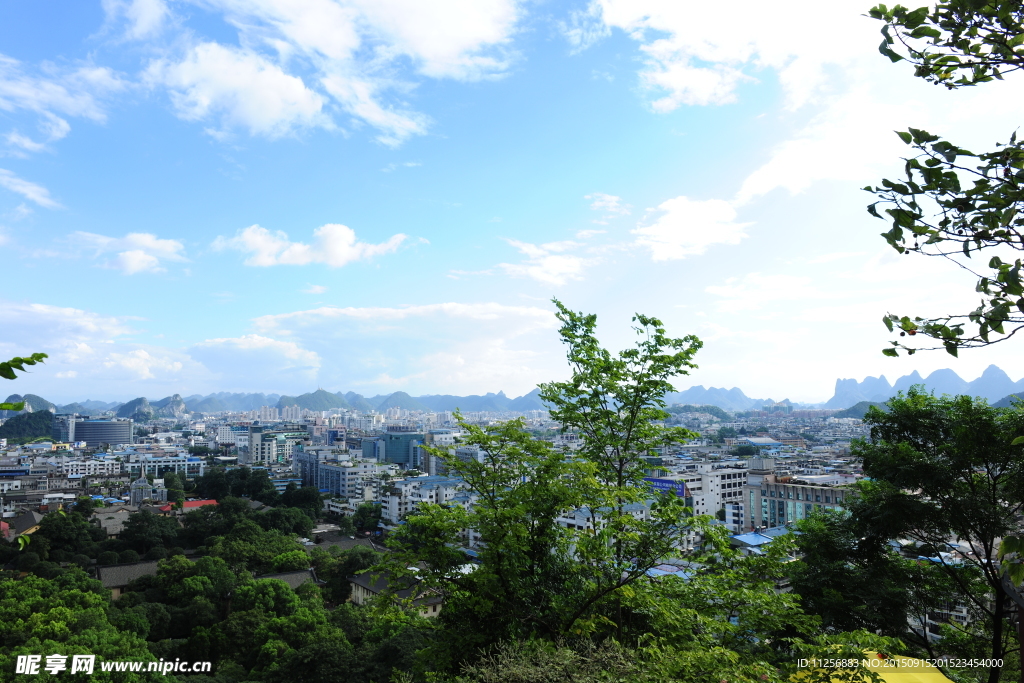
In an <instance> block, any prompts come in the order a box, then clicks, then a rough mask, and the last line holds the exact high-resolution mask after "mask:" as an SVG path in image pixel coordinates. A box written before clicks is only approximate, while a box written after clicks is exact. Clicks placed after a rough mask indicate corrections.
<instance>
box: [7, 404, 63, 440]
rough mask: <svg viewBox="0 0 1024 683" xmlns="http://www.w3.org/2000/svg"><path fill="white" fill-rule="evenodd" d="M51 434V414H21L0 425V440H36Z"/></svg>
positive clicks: (40, 412) (47, 412)
mask: <svg viewBox="0 0 1024 683" xmlns="http://www.w3.org/2000/svg"><path fill="white" fill-rule="evenodd" d="M52 434H53V413H51V412H50V411H49V410H39V411H34V412H31V413H21V414H20V415H15V416H14V417H12V418H11V419H9V420H7V421H6V422H4V423H3V424H2V425H0V439H36V438H39V437H41V436H45V437H49V436H51V435H52Z"/></svg>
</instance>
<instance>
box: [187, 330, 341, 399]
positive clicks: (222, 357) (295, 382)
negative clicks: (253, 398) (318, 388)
mask: <svg viewBox="0 0 1024 683" xmlns="http://www.w3.org/2000/svg"><path fill="white" fill-rule="evenodd" d="M188 353H189V355H190V356H191V357H192V358H193V359H194V360H196V361H198V362H200V363H202V364H203V365H204V366H206V367H207V368H209V370H210V371H211V372H212V373H213V374H214V375H215V376H216V377H219V378H222V379H223V380H226V381H228V382H236V383H237V382H238V381H239V380H240V379H241V377H243V376H244V375H245V374H247V373H253V374H255V375H256V376H257V377H259V378H260V380H261V383H264V384H265V385H268V386H279V387H280V386H283V387H302V386H308V385H311V384H313V383H314V382H315V381H316V376H317V372H318V371H319V369H320V365H321V359H320V356H319V355H318V354H317V353H315V352H313V351H309V350H307V349H305V348H303V347H302V346H300V345H299V344H297V343H295V342H292V341H280V340H277V339H272V338H270V337H264V336H261V335H258V334H247V335H244V336H241V337H234V338H222V339H207V340H206V341H203V342H200V343H199V344H195V345H194V346H192V347H191V348H189V349H188Z"/></svg>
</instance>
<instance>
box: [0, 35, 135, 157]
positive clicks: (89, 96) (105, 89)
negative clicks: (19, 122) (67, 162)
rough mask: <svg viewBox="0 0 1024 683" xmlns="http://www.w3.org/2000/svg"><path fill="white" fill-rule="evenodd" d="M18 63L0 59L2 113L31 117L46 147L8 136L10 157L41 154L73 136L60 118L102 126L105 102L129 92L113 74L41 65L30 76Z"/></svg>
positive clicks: (87, 67)
mask: <svg viewBox="0 0 1024 683" xmlns="http://www.w3.org/2000/svg"><path fill="white" fill-rule="evenodd" d="M32 71H33V70H32V69H29V68H26V67H25V65H24V64H22V63H21V62H19V61H18V60H16V59H13V58H11V57H8V56H6V55H3V54H0V111H3V112H7V113H9V114H15V113H18V112H30V113H32V114H34V115H35V116H36V118H37V120H36V126H37V127H38V129H39V131H40V133H41V134H42V136H43V138H44V140H45V142H39V141H37V140H33V139H32V138H31V137H30V136H28V135H25V134H24V133H21V132H19V131H18V130H14V131H11V132H9V133H7V134H6V135H4V139H5V140H6V142H7V145H8V147H9V148H11V152H10V153H12V154H14V155H16V156H25V153H26V152H39V151H41V150H43V149H45V146H46V145H45V143H46V142H54V141H56V140H59V139H61V138H63V137H65V136H66V135H67V134H68V132H69V131H70V130H71V126H70V124H69V123H68V122H67V121H66V120H65V119H64V118H62V117H64V116H72V117H79V118H86V119H89V120H91V121H95V122H97V123H102V122H103V121H105V120H106V112H105V110H104V106H103V104H102V103H103V101H104V100H105V99H106V98H107V97H108V96H110V95H111V94H113V93H116V92H120V91H122V90H124V89H125V88H127V87H128V86H127V83H126V81H125V80H124V79H123V78H121V76H119V75H118V74H117V73H115V72H114V71H113V70H111V69H108V68H106V67H97V66H95V65H93V64H91V63H88V62H80V63H78V64H77V65H76V66H73V67H64V68H61V67H58V66H56V65H54V64H50V63H45V64H44V65H43V68H42V69H41V70H40V71H42V73H31V72H32Z"/></svg>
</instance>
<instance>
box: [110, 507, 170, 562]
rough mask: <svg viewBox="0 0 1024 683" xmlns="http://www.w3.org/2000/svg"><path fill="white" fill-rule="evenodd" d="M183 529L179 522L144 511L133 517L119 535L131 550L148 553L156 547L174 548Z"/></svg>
mask: <svg viewBox="0 0 1024 683" xmlns="http://www.w3.org/2000/svg"><path fill="white" fill-rule="evenodd" d="M180 529H181V527H180V526H178V522H177V520H174V519H172V518H170V517H163V516H160V515H154V514H153V513H151V512H147V511H145V510H143V511H142V512H137V513H135V514H133V515H131V516H130V517H129V518H128V520H127V521H126V522H125V523H124V528H123V529H122V530H121V533H120V535H119V537H120V540H121V542H122V543H123V544H124V545H125V546H126V547H127V548H129V549H131V550H135V551H136V552H139V553H143V554H144V553H146V552H148V551H149V550H150V549H152V548H154V547H158V546H160V547H173V546H175V545H176V544H177V541H178V534H179V531H180Z"/></svg>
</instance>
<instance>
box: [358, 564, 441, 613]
mask: <svg viewBox="0 0 1024 683" xmlns="http://www.w3.org/2000/svg"><path fill="white" fill-rule="evenodd" d="M348 581H349V583H351V584H352V596H351V598H349V599H350V600H351V601H352V602H353V603H354V604H356V605H365V604H367V603H368V602H370V601H371V600H372V599H373V598H375V597H377V596H378V595H380V594H381V593H382V592H384V591H385V590H387V589H388V583H389V578H388V577H387V576H382V575H379V574H369V573H367V574H357V575H356V576H350V577H348ZM411 583H412V582H411V580H406V581H405V583H404V585H409V584H411ZM416 595H419V594H416ZM416 595H414V593H413V589H412V588H403V589H401V590H398V591H395V599H396V600H408V599H409V598H413V597H415V599H414V600H413V602H412V604H413V608H414V609H416V610H417V611H418V612H419V613H420V616H423V617H436V616H437V615H438V613H440V611H441V608H442V607H443V605H444V598H442V597H441V596H440V595H438V594H437V593H435V592H433V591H429V592H426V593H424V594H422V595H419V597H416Z"/></svg>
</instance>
